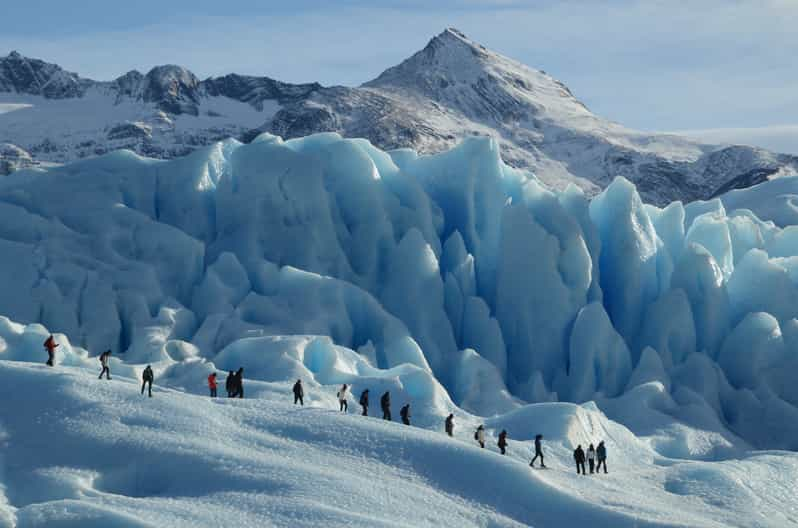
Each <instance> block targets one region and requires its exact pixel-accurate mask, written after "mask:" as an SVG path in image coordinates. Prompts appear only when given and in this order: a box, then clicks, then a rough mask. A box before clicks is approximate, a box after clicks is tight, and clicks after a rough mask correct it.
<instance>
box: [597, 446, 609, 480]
mask: <svg viewBox="0 0 798 528" xmlns="http://www.w3.org/2000/svg"><path fill="white" fill-rule="evenodd" d="M596 458H597V459H598V466H596V473H598V472H599V471H600V470H601V465H602V464H604V473H605V474H606V473H607V448H606V447H604V440H602V441H601V442H599V445H598V447H597V448H596Z"/></svg>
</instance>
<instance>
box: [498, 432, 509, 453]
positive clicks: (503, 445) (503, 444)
mask: <svg viewBox="0 0 798 528" xmlns="http://www.w3.org/2000/svg"><path fill="white" fill-rule="evenodd" d="M498 446H499V449H500V450H501V452H502V455H506V454H507V431H505V430H504V429H502V432H501V433H499V442H498Z"/></svg>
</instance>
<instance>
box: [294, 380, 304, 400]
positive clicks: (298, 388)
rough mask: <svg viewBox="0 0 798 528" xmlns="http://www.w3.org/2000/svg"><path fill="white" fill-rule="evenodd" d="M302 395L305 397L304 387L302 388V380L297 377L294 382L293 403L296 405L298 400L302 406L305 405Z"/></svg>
mask: <svg viewBox="0 0 798 528" xmlns="http://www.w3.org/2000/svg"><path fill="white" fill-rule="evenodd" d="M304 397H305V389H303V388H302V380H301V379H298V380H296V383H294V405H296V402H299V405H301V406H302V407H304V406H305V400H304V399H303V398H304Z"/></svg>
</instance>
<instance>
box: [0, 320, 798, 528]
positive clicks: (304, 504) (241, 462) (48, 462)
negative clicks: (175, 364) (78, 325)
mask: <svg viewBox="0 0 798 528" xmlns="http://www.w3.org/2000/svg"><path fill="white" fill-rule="evenodd" d="M20 331H21V332H22V334H18V333H17V332H20ZM0 335H2V336H3V337H4V338H6V339H8V340H9V341H11V343H10V346H9V347H8V348H7V349H5V350H3V352H2V355H3V356H4V357H9V356H19V357H24V356H26V355H30V354H33V353H36V351H37V348H38V345H39V343H38V341H39V340H41V339H43V338H44V337H45V335H46V330H45V329H44V328H42V327H39V326H31V327H28V328H25V329H22V328H21V327H17V326H15V325H9V324H8V323H7V322H4V321H2V320H0ZM18 336H24V337H23V339H22V342H20V341H15V339H14V338H15V337H18ZM59 340H60V342H61V343H62V346H64V347H67V348H68V351H62V354H61V358H62V361H63V363H65V364H69V365H70V366H64V365H61V366H56V367H55V368H52V369H51V368H49V367H45V366H44V365H31V364H30V363H19V362H9V361H5V360H0V377H2V379H4V380H13V383H4V384H2V385H0V398H2V401H3V402H4V405H2V406H0V433H2V442H3V450H2V451H1V452H0V526H18V527H19V528H34V527H54V526H57V527H60V526H81V527H86V528H88V527H94V526H97V527H103V528H108V527H123V526H124V527H134V526H135V527H154V526H170V527H172V526H173V527H181V526H191V527H195V526H233V525H234V526H309V527H310V526H363V527H373V526H463V527H466V526H468V527H470V526H475V527H476V526H495V527H505V526H506V527H516V526H517V527H521V526H535V527H538V528H545V527H555V526H582V525H589V526H596V527H607V528H609V527H612V528H620V527H630V528H631V527H634V528H641V527H655V526H657V527H670V526H690V527H694V528H699V527H701V528H704V527H706V528H710V527H711V528H720V527H746V528H750V527H774V528H776V527H778V528H783V527H786V526H794V525H795V524H796V523H797V522H798V511H796V508H795V506H794V501H792V492H791V486H792V483H793V482H794V480H795V479H796V478H798V456H797V455H795V454H794V453H785V452H769V453H740V454H739V455H738V458H735V459H734V460H727V461H717V462H700V461H689V460H684V459H676V458H670V457H667V456H663V455H661V454H660V453H658V452H657V450H656V449H655V448H652V447H651V446H650V445H649V443H648V442H647V440H646V439H645V438H637V437H635V436H634V435H633V434H632V433H630V432H629V431H628V430H627V429H626V428H624V427H623V426H621V425H619V424H617V423H615V422H613V421H611V420H608V419H607V418H606V417H605V416H604V415H603V414H602V413H601V412H599V411H598V410H597V409H596V408H595V406H593V405H592V404H586V405H584V406H576V405H571V404H538V405H533V406H528V407H526V408H524V409H522V410H519V411H516V412H513V413H510V414H507V415H502V416H497V417H495V418H492V419H491V420H490V421H489V422H488V423H487V424H486V425H487V428H488V440H489V441H488V446H487V448H486V449H484V450H482V449H479V448H478V447H477V445H476V443H475V442H473V439H472V434H473V430H474V428H475V427H476V425H477V424H478V423H480V422H481V420H480V419H479V418H477V417H474V416H471V415H469V414H467V413H464V412H462V411H459V410H456V409H454V411H455V412H456V413H457V415H456V419H455V435H454V438H449V437H447V436H445V435H444V434H443V433H442V431H441V427H440V425H441V423H442V420H443V418H444V416H445V414H442V412H443V411H442V410H441V409H435V408H431V407H424V406H418V410H417V411H415V412H416V413H417V414H414V415H413V418H412V419H413V420H414V421H418V424H417V425H416V426H415V427H407V426H404V425H401V424H398V423H395V422H394V423H386V422H384V421H382V420H378V419H376V418H363V417H361V416H358V415H357V414H356V413H354V412H353V413H350V414H347V415H345V414H341V413H339V412H337V410H335V409H336V405H337V403H336V402H335V397H334V395H333V394H334V391H335V388H334V387H333V386H325V385H319V384H318V383H317V382H316V379H314V374H313V373H311V374H309V375H308V376H307V377H305V382H306V387H307V389H306V390H307V398H306V406H305V407H299V406H293V405H291V403H290V400H289V396H288V395H289V394H290V386H291V382H290V381H280V382H271V381H269V382H264V381H252V380H249V379H247V381H246V382H245V383H246V391H247V395H248V397H247V399H243V400H239V399H226V398H225V399H216V400H212V399H210V398H208V397H207V396H206V395H205V394H204V390H203V388H202V384H201V381H202V380H201V377H203V375H204V374H206V373H207V372H209V371H211V370H212V368H213V367H212V365H210V364H208V363H205V362H198V363H197V364H196V365H194V366H189V365H184V366H183V367H184V368H183V375H184V378H183V379H184V380H185V381H186V382H187V386H186V387H183V386H181V385H180V384H179V381H178V378H176V377H175V374H176V369H175V368H171V369H167V370H166V371H163V372H162V371H161V370H160V368H158V367H156V386H155V391H154V395H153V398H147V397H146V396H142V395H141V394H140V393H139V385H138V374H139V372H140V367H139V368H130V367H128V366H126V365H122V364H120V363H119V362H117V361H113V362H112V370H113V371H114V377H113V380H112V381H106V380H102V381H100V380H98V379H97V378H96V375H95V374H96V370H95V369H94V366H95V365H94V363H96V361H93V360H89V359H88V358H87V357H86V353H85V351H82V350H80V349H73V348H71V347H69V343H68V341H67V340H66V339H65V338H64V337H63V336H59ZM283 349H284V350H290V347H283ZM256 352H257V350H253V349H250V350H249V357H250V358H251V357H253V356H254V355H255V353H256ZM318 359H321V358H318ZM326 360H327V361H334V358H333V357H328V358H326ZM311 363H312V361H308V365H309V366H310V364H311ZM340 366H341V365H340V364H339V365H338V367H339V369H340ZM188 372H191V376H186V375H185V374H187V373H188ZM318 374H321V373H318ZM331 374H332V375H335V376H341V377H345V373H343V372H341V371H340V370H338V371H337V372H336V369H335V368H334V367H333V368H332V369H331V370H329V371H328V372H327V373H326V374H323V375H321V377H322V378H323V377H324V375H331ZM325 381H327V383H331V382H332V379H327V380H325ZM362 381H366V380H362ZM372 382H373V381H372ZM372 386H373V385H372ZM20 387H24V390H19V388H20ZM433 392H437V393H438V397H439V398H444V399H445V395H444V394H442V393H440V391H434V390H433ZM198 393H202V394H201V395H200V394H198ZM394 394H395V395H396V393H394ZM395 401H396V400H395ZM416 402H417V400H414V402H413V403H414V405H415V404H416ZM450 407H451V406H450ZM501 429H507V430H508V431H510V432H511V433H510V435H511V436H510V446H509V455H508V456H506V457H502V456H501V455H499V454H498V453H497V452H496V448H495V440H496V439H495V437H496V434H498V431H500V430H501ZM536 433H542V434H544V436H545V440H544V450H545V455H546V464H547V466H548V469H546V470H541V469H535V470H531V469H530V468H529V467H528V460H529V458H530V457H531V452H532V446H531V441H530V440H531V438H532V436H533V435H534V434H536ZM683 437H684V432H682V436H681V438H683ZM598 439H605V440H606V442H607V445H608V453H609V469H610V473H609V474H608V475H603V474H602V475H596V476H590V477H584V476H578V475H576V474H575V472H574V471H573V468H572V462H571V458H570V451H571V449H572V448H573V446H574V445H576V444H578V443H581V444H582V445H583V446H587V444H588V442H596V441H598ZM672 440H673V441H676V442H679V441H680V440H681V439H680V438H679V437H677V436H675V435H674V437H673V438H672ZM588 479H589V480H588ZM754 505H755V506H754Z"/></svg>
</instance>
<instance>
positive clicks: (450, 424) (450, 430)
mask: <svg viewBox="0 0 798 528" xmlns="http://www.w3.org/2000/svg"><path fill="white" fill-rule="evenodd" d="M444 429H445V430H446V434H447V435H449V436H454V414H450V415H449V416H447V417H446V422H445V423H444Z"/></svg>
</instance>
